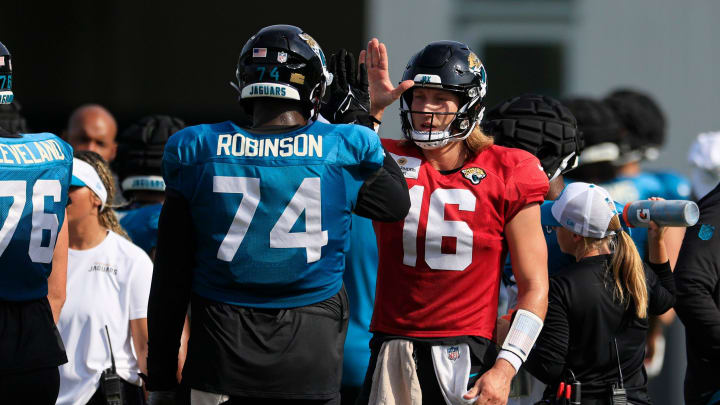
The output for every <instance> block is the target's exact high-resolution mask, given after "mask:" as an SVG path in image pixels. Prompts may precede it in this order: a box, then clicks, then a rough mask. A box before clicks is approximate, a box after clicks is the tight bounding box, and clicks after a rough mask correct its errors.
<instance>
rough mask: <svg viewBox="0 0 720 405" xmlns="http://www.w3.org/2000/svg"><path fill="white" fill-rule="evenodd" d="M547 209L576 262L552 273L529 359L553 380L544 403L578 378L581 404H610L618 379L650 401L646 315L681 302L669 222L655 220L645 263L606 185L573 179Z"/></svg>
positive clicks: (533, 369) (538, 373)
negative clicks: (539, 329) (670, 249)
mask: <svg viewBox="0 0 720 405" xmlns="http://www.w3.org/2000/svg"><path fill="white" fill-rule="evenodd" d="M542 215H543V218H544V219H543V222H546V221H548V220H554V223H555V227H556V230H557V239H558V244H559V245H560V248H561V249H562V251H563V252H565V253H569V254H572V255H574V256H575V258H576V260H577V263H575V264H573V265H570V266H569V267H567V268H566V269H564V270H563V271H561V272H560V273H558V274H556V275H554V276H553V277H551V279H550V292H549V305H548V314H547V317H546V318H545V326H544V327H543V330H542V332H541V334H540V337H539V338H538V340H537V342H536V345H535V348H534V349H533V351H532V352H531V353H530V357H529V358H528V361H527V362H526V363H525V367H526V369H527V370H528V371H529V372H530V373H531V374H533V375H534V376H535V377H537V378H538V379H540V380H541V381H543V382H544V383H546V384H548V388H547V390H546V391H545V394H544V397H543V398H544V400H545V401H547V402H540V403H555V402H552V401H553V399H555V398H556V395H557V392H558V390H559V384H560V383H561V382H573V381H579V382H580V383H581V384H582V385H581V388H582V398H581V403H582V404H593V405H599V404H612V403H613V402H612V400H611V389H612V386H613V385H616V386H618V387H622V386H624V388H625V389H626V391H627V399H628V400H629V401H631V402H632V403H634V404H650V403H651V402H650V398H649V396H648V393H647V376H646V373H645V370H644V367H643V359H644V351H645V338H646V334H647V329H648V315H659V314H662V313H664V312H665V311H667V310H668V309H670V308H671V307H672V306H673V304H674V302H675V297H674V294H675V286H674V281H673V276H672V273H671V270H670V264H669V262H668V257H667V251H666V249H665V246H664V241H663V237H664V236H663V235H664V232H665V229H664V228H661V227H657V226H655V225H654V224H653V225H652V227H651V229H650V232H649V241H650V243H652V244H653V245H654V249H651V251H652V252H651V254H650V265H649V266H644V265H643V262H642V260H641V259H640V256H639V255H638V253H637V249H636V248H635V245H634V244H633V242H632V239H630V236H629V235H628V234H627V233H625V232H624V231H623V230H622V228H621V226H620V219H619V217H618V213H617V211H616V210H615V207H614V205H613V204H612V199H611V198H610V196H609V195H608V193H607V191H605V190H604V189H603V188H601V187H599V186H596V185H593V184H588V183H572V184H570V185H568V186H567V187H566V188H565V190H564V191H563V193H562V195H561V196H560V197H559V198H558V200H556V201H553V202H548V203H545V204H544V205H543V207H542ZM648 267H649V268H648ZM616 347H617V349H616ZM620 371H622V373H620ZM573 375H574V377H573ZM621 375H622V377H621Z"/></svg>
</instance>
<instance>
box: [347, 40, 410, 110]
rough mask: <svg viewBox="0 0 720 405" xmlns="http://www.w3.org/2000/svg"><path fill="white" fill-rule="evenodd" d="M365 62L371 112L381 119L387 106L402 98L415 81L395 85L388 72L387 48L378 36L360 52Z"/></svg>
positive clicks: (362, 60)
mask: <svg viewBox="0 0 720 405" xmlns="http://www.w3.org/2000/svg"><path fill="white" fill-rule="evenodd" d="M363 62H364V63H365V67H366V68H367V72H368V84H369V88H370V114H372V115H373V116H374V117H375V118H377V119H378V120H379V119H380V118H381V117H382V114H383V111H385V108H387V106H389V105H390V104H392V103H393V102H395V100H397V99H398V98H400V96H401V95H402V93H403V92H404V91H405V90H407V89H409V88H410V87H412V86H413V84H414V82H413V81H412V80H405V81H403V82H401V83H400V84H399V85H398V86H397V87H395V86H393V84H392V82H391V81H390V73H389V72H388V57H387V48H386V47H385V44H383V43H382V42H380V41H378V40H377V38H373V39H372V40H371V41H370V42H368V46H367V50H364V51H361V52H360V63H363Z"/></svg>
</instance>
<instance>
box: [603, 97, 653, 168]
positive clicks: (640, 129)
mask: <svg viewBox="0 0 720 405" xmlns="http://www.w3.org/2000/svg"><path fill="white" fill-rule="evenodd" d="M604 101H605V103H607V105H609V106H610V108H611V109H612V110H613V111H614V112H615V114H617V116H618V119H619V120H620V123H621V125H622V126H623V127H624V129H625V132H626V133H625V136H624V139H623V144H622V145H621V147H622V158H621V160H622V161H623V162H624V163H627V162H632V161H638V160H643V159H647V160H655V159H657V158H658V156H659V155H660V148H661V147H662V145H663V144H664V143H665V128H666V120H665V114H663V112H662V110H661V109H660V106H659V105H658V104H657V103H656V102H655V101H654V100H653V99H652V97H650V96H649V95H648V94H645V93H642V92H639V91H636V90H631V89H618V90H615V91H613V92H612V93H610V94H609V95H608V96H607V97H605V100H604Z"/></svg>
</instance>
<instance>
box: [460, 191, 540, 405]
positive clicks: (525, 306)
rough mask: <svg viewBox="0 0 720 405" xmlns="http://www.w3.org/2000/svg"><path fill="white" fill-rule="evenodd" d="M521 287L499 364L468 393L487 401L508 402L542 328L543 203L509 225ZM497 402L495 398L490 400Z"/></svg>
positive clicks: (526, 209)
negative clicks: (522, 366) (517, 374)
mask: <svg viewBox="0 0 720 405" xmlns="http://www.w3.org/2000/svg"><path fill="white" fill-rule="evenodd" d="M505 238H506V239H507V243H508V247H509V249H510V256H511V257H512V267H513V274H514V275H515V280H516V282H517V287H518V310H517V311H516V313H515V317H514V320H513V322H512V324H511V326H510V331H509V333H508V336H507V337H506V338H505V342H504V343H503V346H502V350H501V351H500V355H498V359H497V360H496V361H495V365H494V366H493V367H492V368H491V369H490V370H488V371H487V372H486V373H485V374H483V375H482V376H481V377H480V379H478V381H477V383H476V384H475V386H474V387H473V388H472V389H471V390H470V391H469V392H468V393H467V394H466V395H465V397H466V398H468V399H470V398H472V397H475V396H479V400H480V403H485V402H483V401H487V400H489V401H499V402H498V403H505V402H504V401H507V398H508V395H509V392H510V381H511V380H512V378H513V377H514V376H515V373H517V370H519V368H520V366H521V365H522V363H523V362H524V361H525V360H526V359H527V356H528V354H529V353H530V349H532V347H533V344H534V343H535V340H536V339H537V336H538V335H539V334H540V330H541V329H542V325H543V320H544V319H545V313H546V312H547V306H548V271H547V245H546V244H545V237H544V236H543V234H542V226H540V205H539V204H538V203H532V204H528V205H526V206H525V207H524V208H522V209H520V211H518V213H517V214H515V216H514V217H513V218H512V219H511V220H510V221H509V222H508V223H507V224H506V225H505ZM490 403H494V402H490Z"/></svg>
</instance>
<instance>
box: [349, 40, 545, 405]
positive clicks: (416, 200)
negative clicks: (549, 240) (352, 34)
mask: <svg viewBox="0 0 720 405" xmlns="http://www.w3.org/2000/svg"><path fill="white" fill-rule="evenodd" d="M361 59H363V60H365V63H366V64H367V65H368V67H367V69H368V77H369V81H370V106H371V111H370V112H371V114H372V115H373V116H374V117H375V119H376V120H378V121H380V120H381V119H382V115H383V111H384V110H385V108H386V107H387V106H388V105H390V104H391V103H392V102H393V101H394V100H396V99H398V98H400V99H401V101H400V103H401V119H402V129H403V134H404V136H405V139H404V140H391V139H384V140H383V145H385V148H386V149H387V150H388V152H389V153H390V155H391V156H392V157H393V158H394V159H395V160H396V161H397V162H398V165H399V166H400V168H401V170H402V171H403V174H404V175H405V179H406V181H407V183H408V188H409V192H410V200H411V208H410V213H409V214H408V216H407V217H406V218H405V220H404V221H399V222H393V223H379V222H376V223H375V231H376V234H377V239H378V249H379V258H380V259H379V269H378V279H377V290H376V296H375V309H374V312H373V318H372V323H371V331H372V332H373V333H374V337H373V339H372V341H371V352H372V357H371V360H370V364H369V367H368V372H367V374H366V377H365V386H364V389H363V393H362V394H361V400H362V401H363V403H368V402H373V399H374V398H380V397H381V396H383V395H403V396H408V397H410V398H412V397H417V395H421V396H422V401H423V403H432V404H438V403H445V401H446V400H447V401H448V403H459V402H461V401H464V402H468V401H472V402H474V403H478V404H504V403H505V402H506V401H507V398H508V391H509V388H510V381H511V380H512V378H513V376H514V375H515V373H516V372H517V370H518V369H519V368H520V366H521V365H522V362H523V361H524V360H525V358H526V355H527V353H528V352H529V351H530V349H531V348H532V344H533V342H534V340H535V338H536V337H537V334H538V333H539V331H540V329H541V328H542V320H543V318H544V316H545V311H546V308H547V288H548V274H547V264H546V257H547V248H546V245H545V239H544V237H543V234H542V228H541V226H540V208H539V203H540V202H542V201H543V198H544V196H545V194H546V193H547V191H548V187H549V186H548V178H547V176H546V175H545V172H544V171H543V168H542V167H541V166H540V162H539V161H538V159H537V158H535V157H533V156H532V155H530V154H529V153H527V152H525V151H522V150H518V149H511V148H504V147H500V146H495V145H493V144H492V139H491V138H489V137H487V136H486V135H484V134H483V132H482V131H481V129H480V127H479V123H480V120H481V119H482V115H483V111H484V107H483V103H482V99H483V97H484V96H485V92H486V86H487V74H486V72H485V67H484V66H483V64H482V63H481V62H480V59H479V58H478V57H477V55H476V54H475V53H474V52H472V51H471V50H470V49H469V48H468V46H467V45H465V44H462V43H459V42H454V41H440V42H433V43H430V44H429V45H427V46H426V47H424V48H423V49H422V50H420V52H418V53H417V54H415V55H414V56H413V57H412V58H411V59H410V61H409V62H408V65H407V67H406V69H405V73H404V74H403V81H402V82H401V83H400V84H399V85H398V86H397V87H395V86H393V85H392V83H391V81H390V78H389V74H388V64H387V50H386V48H385V45H384V44H381V43H379V42H378V40H377V39H373V40H372V41H370V43H369V44H368V48H367V50H366V51H364V52H363V53H362V55H361ZM508 250H509V251H510V252H511V253H512V258H513V269H514V272H515V277H516V279H517V281H518V289H519V310H518V311H517V312H516V315H515V322H514V323H513V325H512V327H511V329H512V330H511V333H510V335H511V337H510V338H508V339H507V340H506V341H505V343H504V344H503V348H502V350H500V352H499V354H498V352H497V350H496V349H495V344H494V343H493V342H492V339H493V336H494V334H495V329H496V328H495V327H496V318H497V308H498V291H499V283H500V275H501V271H502V266H503V264H504V262H505V256H506V253H507V252H508ZM521 335H522V336H524V338H523V339H520V340H518V339H517V338H518V337H519V336H521ZM413 359H416V363H414V360H413ZM408 363H409V365H411V367H406V364H408ZM397 364H403V366H402V367H403V370H410V371H409V374H408V381H406V383H407V385H404V384H400V383H398V381H394V379H393V377H392V376H393V375H394V373H393V370H394V367H395V365H397ZM412 365H416V367H412ZM403 373H405V371H403ZM403 387H408V390H407V391H405V390H403ZM418 391H419V392H418Z"/></svg>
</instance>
